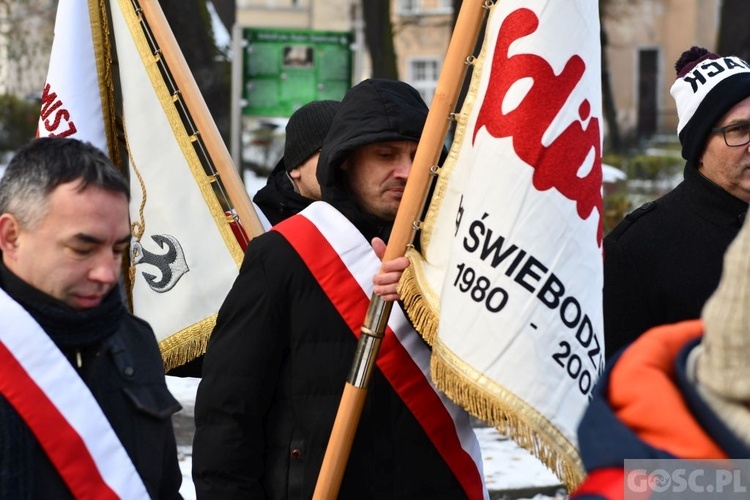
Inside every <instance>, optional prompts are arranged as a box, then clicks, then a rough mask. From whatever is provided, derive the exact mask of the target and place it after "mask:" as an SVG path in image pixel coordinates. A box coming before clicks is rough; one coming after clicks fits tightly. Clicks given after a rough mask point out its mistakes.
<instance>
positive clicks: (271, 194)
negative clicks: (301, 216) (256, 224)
mask: <svg viewBox="0 0 750 500" xmlns="http://www.w3.org/2000/svg"><path fill="white" fill-rule="evenodd" d="M253 202H254V203H255V204H256V205H258V207H259V208H260V209H261V210H262V211H263V215H265V216H266V218H267V219H268V221H269V222H270V223H271V225H272V226H273V225H276V224H278V223H279V222H281V221H283V220H284V219H288V218H289V217H291V216H292V215H294V214H297V213H299V212H301V211H302V210H304V208H305V207H307V206H308V205H309V204H310V203H312V202H313V200H312V199H310V198H306V197H304V196H302V195H301V194H299V193H298V192H296V191H295V190H294V184H292V180H291V179H290V178H289V176H288V174H287V171H286V168H285V166H284V159H283V158H282V159H281V160H279V163H277V164H276V167H275V168H274V169H273V171H272V172H271V175H270V176H269V177H268V180H267V181H266V185H265V186H263V187H262V188H260V189H259V190H258V192H257V193H255V196H253Z"/></svg>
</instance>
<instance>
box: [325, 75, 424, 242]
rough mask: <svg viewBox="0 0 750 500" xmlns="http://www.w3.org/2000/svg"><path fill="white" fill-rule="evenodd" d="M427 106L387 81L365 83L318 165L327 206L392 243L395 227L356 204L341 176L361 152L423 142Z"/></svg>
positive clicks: (355, 90)
mask: <svg viewBox="0 0 750 500" xmlns="http://www.w3.org/2000/svg"><path fill="white" fill-rule="evenodd" d="M427 111H428V109H427V105H426V104H425V102H424V100H423V99H422V97H421V96H420V95H419V92H418V91H417V90H416V89H415V88H414V87H412V86H411V85H409V84H407V83H405V82H401V81H396V80H386V79H382V78H373V79H369V80H364V81H363V82H361V83H359V84H357V85H355V86H354V87H352V88H351V89H349V91H348V92H347V93H346V95H345V96H344V98H343V100H342V101H341V106H340V107H339V109H338V111H337V112H336V116H335V117H334V119H333V123H332V124H331V129H330V131H329V132H328V135H327V136H326V139H325V141H324V143H323V149H322V150H321V152H320V159H319V160H318V170H317V176H318V182H319V183H320V189H321V193H322V196H323V201H326V202H328V203H330V204H331V205H333V206H335V207H336V208H337V209H339V211H341V212H342V213H343V214H344V215H345V216H346V217H347V218H348V219H349V220H350V221H351V222H352V223H354V225H355V226H357V228H359V230H360V231H361V232H362V233H363V234H364V236H365V237H366V238H367V239H368V241H369V240H370V239H371V238H372V237H373V236H380V237H382V238H384V239H386V240H387V237H388V235H389V234H390V228H391V226H392V224H393V222H392V221H382V220H379V219H377V218H376V217H374V216H372V215H370V214H367V213H365V212H363V211H362V210H361V209H360V208H359V206H358V205H357V204H356V202H355V201H354V198H353V196H352V195H351V193H350V192H349V188H348V186H347V185H346V183H345V178H344V176H343V175H342V173H343V172H342V171H341V170H340V168H339V167H340V166H341V164H342V163H343V162H344V160H345V159H346V158H347V157H349V155H350V154H351V153H352V152H353V151H354V150H355V149H357V148H358V147H360V146H366V145H368V144H374V143H378V142H388V141H416V142H418V141H419V138H420V137H421V135H422V129H423V128H424V124H425V120H426V119H427Z"/></svg>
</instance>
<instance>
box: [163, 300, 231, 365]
mask: <svg viewBox="0 0 750 500" xmlns="http://www.w3.org/2000/svg"><path fill="white" fill-rule="evenodd" d="M216 316H217V315H216V314H214V315H212V316H209V317H208V318H206V319H204V320H203V321H200V322H198V323H195V324H194V325H190V326H189V327H188V328H185V329H184V330H182V331H180V332H177V333H175V334H174V335H171V336H169V337H168V338H166V339H164V340H162V341H161V342H159V350H161V356H162V358H163V360H164V370H165V371H169V370H171V369H172V368H177V367H178V366H182V365H184V364H185V363H187V362H188V361H192V360H193V359H195V358H197V357H198V356H202V355H203V354H205V353H206V347H208V339H209V335H206V334H205V332H211V331H213V329H214V326H216Z"/></svg>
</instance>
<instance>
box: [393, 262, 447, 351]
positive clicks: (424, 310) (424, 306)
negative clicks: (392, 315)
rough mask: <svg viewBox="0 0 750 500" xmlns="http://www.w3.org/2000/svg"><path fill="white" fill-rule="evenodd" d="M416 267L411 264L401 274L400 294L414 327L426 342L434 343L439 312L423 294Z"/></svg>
mask: <svg viewBox="0 0 750 500" xmlns="http://www.w3.org/2000/svg"><path fill="white" fill-rule="evenodd" d="M414 267H415V266H414V265H410V266H409V267H407V268H406V270H405V271H404V274H402V275H401V281H399V283H398V294H399V296H400V297H401V302H402V304H403V305H404V310H405V311H406V314H407V315H408V316H409V320H411V322H412V324H413V325H414V329H415V330H417V331H418V332H419V333H420V335H422V338H424V340H425V342H427V343H428V344H429V345H432V344H433V343H434V341H435V338H437V333H438V314H437V313H436V312H435V311H433V309H432V308H431V307H430V304H429V303H428V302H427V300H426V299H425V297H424V296H423V295H422V292H421V289H420V287H419V281H418V280H417V277H416V275H415V274H414Z"/></svg>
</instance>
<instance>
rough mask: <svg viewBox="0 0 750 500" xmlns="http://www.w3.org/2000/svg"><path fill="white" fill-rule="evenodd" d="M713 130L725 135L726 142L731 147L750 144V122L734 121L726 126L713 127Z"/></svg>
mask: <svg viewBox="0 0 750 500" xmlns="http://www.w3.org/2000/svg"><path fill="white" fill-rule="evenodd" d="M711 132H714V133H719V132H721V134H722V135H723V136H724V143H725V144H726V145H727V146H730V147H737V146H744V145H746V144H750V122H740V123H733V124H731V125H726V126H724V127H717V128H712V129H711Z"/></svg>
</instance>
